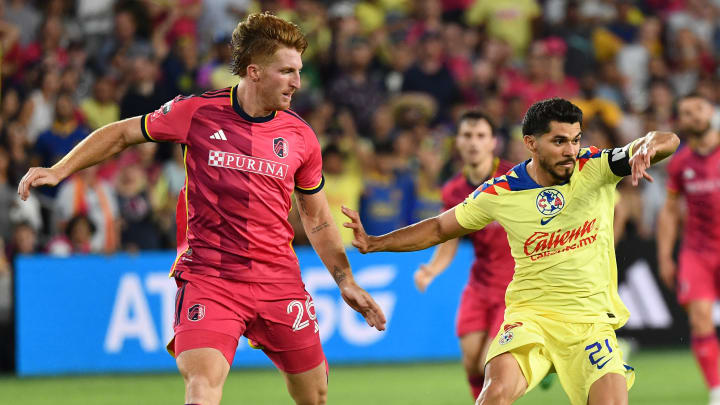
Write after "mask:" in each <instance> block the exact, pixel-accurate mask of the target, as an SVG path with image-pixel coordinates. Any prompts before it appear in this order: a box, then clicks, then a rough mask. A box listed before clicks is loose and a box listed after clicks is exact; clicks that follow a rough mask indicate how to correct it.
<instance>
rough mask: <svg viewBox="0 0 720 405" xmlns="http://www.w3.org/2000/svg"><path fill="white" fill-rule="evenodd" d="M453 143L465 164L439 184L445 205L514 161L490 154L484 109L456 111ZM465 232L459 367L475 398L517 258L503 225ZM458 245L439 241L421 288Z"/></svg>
mask: <svg viewBox="0 0 720 405" xmlns="http://www.w3.org/2000/svg"><path fill="white" fill-rule="evenodd" d="M455 144H456V146H457V149H458V152H459V153H460V158H461V159H462V162H463V168H462V171H461V172H460V173H458V174H457V175H455V176H454V177H453V178H452V179H450V180H448V182H447V183H445V185H444V186H443V189H442V200H443V208H444V210H449V209H452V208H453V207H455V206H456V205H458V204H460V203H461V202H463V201H464V200H465V198H466V197H467V196H468V195H470V193H472V192H473V191H475V189H477V188H478V187H479V186H480V185H481V184H482V183H483V182H485V181H486V180H488V179H490V178H492V177H497V176H501V175H503V174H505V173H506V172H507V171H509V170H510V169H511V168H512V166H513V165H511V164H510V163H509V162H506V161H504V160H501V159H500V158H498V157H495V156H494V153H493V152H494V151H495V146H496V145H497V138H495V134H494V132H493V126H492V123H491V122H490V119H489V118H488V116H487V115H485V114H484V113H483V112H480V111H476V110H471V111H467V112H465V113H463V114H462V115H461V116H460V119H459V120H458V129H457V135H456V137H455ZM468 236H469V238H470V239H471V240H472V243H473V248H474V250H475V261H474V262H473V264H472V268H471V272H470V278H469V280H468V283H467V285H466V286H465V289H464V290H463V294H462V298H461V299H460V308H459V309H458V315H457V329H456V331H457V335H458V336H459V337H460V349H461V351H462V361H463V367H464V368H465V373H466V374H467V378H468V383H469V384H470V389H471V391H472V396H473V399H475V398H477V397H478V396H479V395H480V392H481V391H482V387H483V381H484V373H485V367H484V365H485V356H486V355H487V351H488V348H489V347H490V343H491V341H492V338H493V337H494V336H495V335H496V334H497V331H498V328H499V327H500V324H502V321H503V313H504V312H505V289H506V288H507V285H508V283H510V280H511V279H512V275H513V268H514V266H515V261H514V260H513V258H512V255H511V254H510V246H509V245H508V242H507V235H506V234H505V230H504V229H503V228H502V227H501V226H500V225H499V224H498V223H496V222H494V223H492V224H490V225H488V226H487V227H485V228H484V229H482V230H480V231H478V232H474V233H472V234H470V235H468ZM458 244H459V239H451V240H449V241H447V242H445V243H443V244H441V245H439V246H438V248H437V249H436V250H435V253H434V254H433V257H432V259H431V260H430V263H428V264H425V265H422V266H420V269H419V270H417V271H416V272H415V285H416V286H417V288H418V289H419V290H420V291H425V289H426V288H427V287H428V285H429V284H430V283H431V282H432V280H433V279H434V278H435V277H436V276H437V275H438V274H440V273H442V272H443V271H444V270H445V269H446V268H447V266H448V265H450V262H452V260H453V258H454V257H455V253H456V252H457V247H458Z"/></svg>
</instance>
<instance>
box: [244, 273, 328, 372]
mask: <svg viewBox="0 0 720 405" xmlns="http://www.w3.org/2000/svg"><path fill="white" fill-rule="evenodd" d="M254 291H255V294H256V296H257V297H258V305H257V308H258V316H257V318H256V319H255V320H253V321H252V322H250V323H249V324H248V327H247V330H246V331H245V336H247V337H248V338H249V339H251V340H252V341H253V342H254V343H256V344H258V345H259V346H261V347H262V349H263V351H264V352H265V354H267V356H268V357H269V358H270V360H272V361H273V363H274V364H275V366H276V367H277V368H279V369H280V370H281V371H283V372H286V373H289V374H299V373H303V372H305V371H308V370H310V369H312V368H314V367H317V365H318V364H320V363H321V362H324V361H325V355H324V354H323V351H322V345H321V343H320V335H319V325H318V321H317V316H316V314H315V304H314V303H313V300H312V297H311V296H310V294H309V293H308V292H307V291H305V288H304V286H303V285H302V284H301V283H299V284H297V285H285V286H277V285H266V284H262V285H260V284H259V283H258V285H256V286H255V287H254Z"/></svg>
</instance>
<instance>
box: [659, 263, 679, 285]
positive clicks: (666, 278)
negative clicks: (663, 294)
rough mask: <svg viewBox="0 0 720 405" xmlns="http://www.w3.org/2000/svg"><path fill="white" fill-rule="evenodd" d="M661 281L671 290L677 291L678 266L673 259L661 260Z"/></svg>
mask: <svg viewBox="0 0 720 405" xmlns="http://www.w3.org/2000/svg"><path fill="white" fill-rule="evenodd" d="M658 264H659V265H660V280H662V282H663V284H665V286H666V287H667V288H669V289H670V290H673V289H675V273H677V265H676V264H675V260H673V259H672V258H666V259H660V261H659V263H658Z"/></svg>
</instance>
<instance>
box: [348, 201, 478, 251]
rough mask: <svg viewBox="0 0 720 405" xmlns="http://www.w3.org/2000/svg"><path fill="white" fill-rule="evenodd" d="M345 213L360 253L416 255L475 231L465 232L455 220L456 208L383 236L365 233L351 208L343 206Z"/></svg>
mask: <svg viewBox="0 0 720 405" xmlns="http://www.w3.org/2000/svg"><path fill="white" fill-rule="evenodd" d="M342 210H343V214H345V216H347V217H348V218H350V220H351V221H352V222H346V223H344V224H343V226H345V227H346V228H350V229H352V230H353V233H354V234H355V240H353V242H352V244H353V246H355V247H356V248H358V250H359V251H360V253H371V252H412V251H415V250H423V249H427V248H429V247H430V246H435V245H437V244H440V243H443V242H445V241H447V240H450V239H454V238H458V237H460V236H463V235H466V234H468V233H470V232H473V230H470V229H465V228H463V227H462V226H460V224H459V223H458V221H457V219H456V218H455V208H453V209H450V210H448V211H445V212H443V213H442V214H440V215H438V216H435V217H432V218H428V219H426V220H423V221H420V222H417V223H415V224H412V225H409V226H406V227H404V228H400V229H396V230H394V231H392V232H390V233H386V234H385V235H382V236H370V235H368V234H367V233H365V228H363V225H362V222H360V215H358V213H357V212H355V211H353V210H351V209H350V208H347V207H343V208H342Z"/></svg>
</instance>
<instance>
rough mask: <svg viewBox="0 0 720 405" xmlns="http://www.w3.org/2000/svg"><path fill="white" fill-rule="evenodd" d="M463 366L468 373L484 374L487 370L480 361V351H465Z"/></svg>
mask: <svg viewBox="0 0 720 405" xmlns="http://www.w3.org/2000/svg"><path fill="white" fill-rule="evenodd" d="M462 362H463V367H464V368H465V372H466V373H467V374H468V375H484V374H485V370H484V367H482V364H481V361H480V353H463V355H462Z"/></svg>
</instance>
